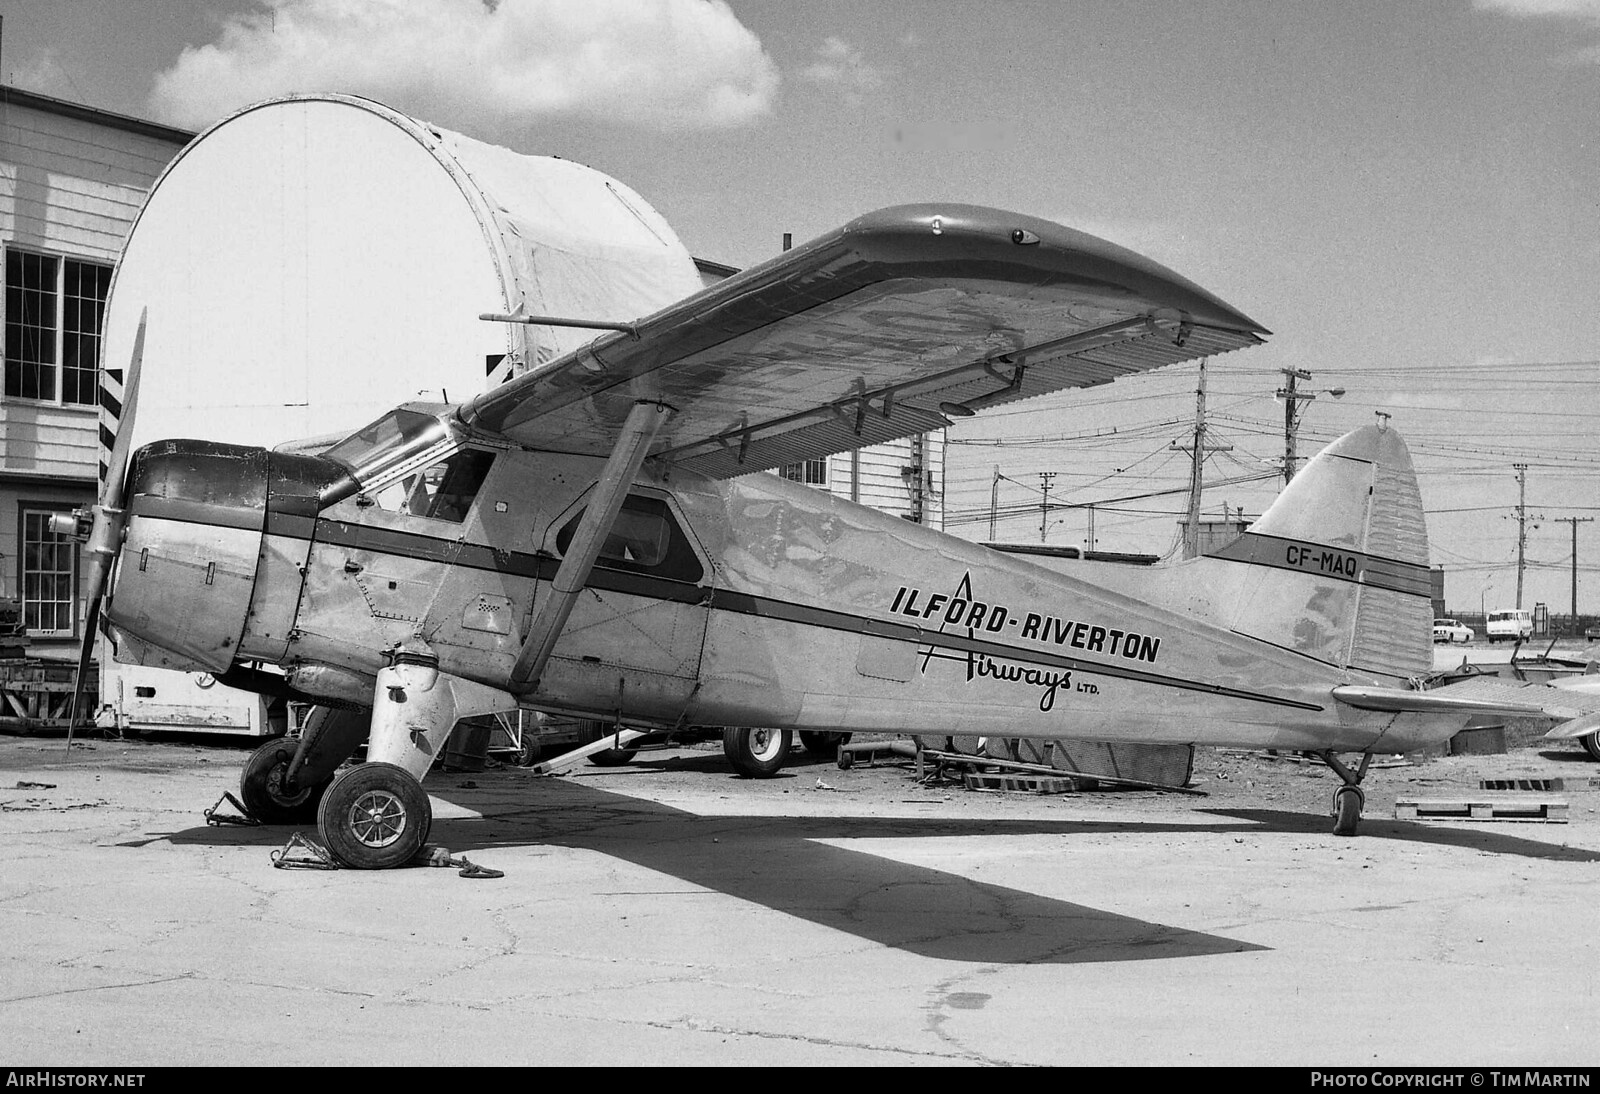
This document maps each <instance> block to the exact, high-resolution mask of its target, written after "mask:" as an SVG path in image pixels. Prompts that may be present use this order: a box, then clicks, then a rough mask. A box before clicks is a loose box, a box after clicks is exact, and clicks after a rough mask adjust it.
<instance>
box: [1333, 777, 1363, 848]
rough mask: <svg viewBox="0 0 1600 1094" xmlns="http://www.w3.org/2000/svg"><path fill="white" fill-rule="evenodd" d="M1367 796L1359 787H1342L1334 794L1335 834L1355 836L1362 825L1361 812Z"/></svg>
mask: <svg viewBox="0 0 1600 1094" xmlns="http://www.w3.org/2000/svg"><path fill="white" fill-rule="evenodd" d="M1366 804H1367V796H1366V795H1365V794H1364V793H1362V792H1361V788H1360V787H1359V786H1341V787H1340V788H1339V789H1337V790H1335V791H1334V792H1333V834H1334V835H1336V836H1353V835H1355V834H1356V828H1357V826H1358V825H1360V823H1361V810H1362V807H1363V806H1365V805H1366Z"/></svg>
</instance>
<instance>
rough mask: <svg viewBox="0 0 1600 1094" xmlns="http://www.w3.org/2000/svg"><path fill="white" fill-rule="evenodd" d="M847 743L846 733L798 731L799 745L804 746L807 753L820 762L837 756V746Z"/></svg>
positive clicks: (848, 739)
mask: <svg viewBox="0 0 1600 1094" xmlns="http://www.w3.org/2000/svg"><path fill="white" fill-rule="evenodd" d="M849 742H850V734H848V733H818V732H816V731H815V730H809V729H802V730H801V731H800V743H801V744H803V745H805V747H806V751H807V752H809V753H811V754H812V755H813V756H815V757H817V758H818V759H820V760H831V759H833V758H834V757H835V756H837V755H838V754H839V746H840V745H842V744H848V743H849Z"/></svg>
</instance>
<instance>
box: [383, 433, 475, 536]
mask: <svg viewBox="0 0 1600 1094" xmlns="http://www.w3.org/2000/svg"><path fill="white" fill-rule="evenodd" d="M492 463H494V453H492V452H485V451H483V450H481V449H477V448H463V449H462V450H461V451H459V452H456V453H455V454H454V455H452V456H451V457H450V458H449V459H444V460H440V461H439V462H438V463H435V464H431V465H429V466H428V467H425V468H423V469H422V470H420V471H417V472H415V473H414V474H410V475H406V476H405V477H403V478H400V479H396V480H395V481H394V482H392V483H390V484H389V485H388V486H385V487H384V488H383V489H382V490H379V491H378V492H376V493H375V494H370V495H368V496H369V497H371V498H372V500H373V501H375V502H377V503H378V506H379V508H381V509H386V510H388V511H389V512H391V513H409V514H410V515H411V516H414V517H430V518H432V519H434V520H448V521H453V522H455V523H458V524H459V523H460V522H461V521H463V520H466V519H467V511H468V510H469V509H471V508H472V503H473V501H474V499H476V498H477V496H478V491H479V490H480V489H482V487H483V480H484V479H485V478H487V477H488V474H489V466H490V465H491V464H492Z"/></svg>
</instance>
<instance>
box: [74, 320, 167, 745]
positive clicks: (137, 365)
mask: <svg viewBox="0 0 1600 1094" xmlns="http://www.w3.org/2000/svg"><path fill="white" fill-rule="evenodd" d="M149 318H150V309H149V308H145V309H144V310H143V311H141V312H140V313H139V329H138V330H137V331H136V332H135V333H134V336H133V353H132V355H131V356H130V357H129V359H128V370H127V371H126V372H125V373H123V375H122V414H121V415H120V416H119V417H118V419H117V437H116V440H114V441H113V442H112V443H111V456H110V459H109V460H108V462H107V464H106V481H105V482H104V483H102V484H101V485H100V503H99V504H98V505H96V506H95V507H94V521H93V524H92V525H91V526H90V529H89V542H88V544H87V546H86V548H85V551H84V554H85V556H86V559H85V567H86V571H87V572H86V573H85V575H84V576H85V578H86V584H87V585H88V587H89V612H88V615H87V617H86V618H85V620H84V627H83V645H82V646H81V647H80V648H79V650H78V671H77V673H76V675H74V676H73V678H72V713H71V714H70V715H69V716H68V719H67V750H68V751H69V752H70V751H71V750H72V733H73V731H74V730H75V729H77V728H78V708H79V705H80V704H81V703H82V700H83V680H84V677H85V676H87V675H88V673H89V657H90V655H91V654H92V653H93V652H94V638H95V634H96V631H97V629H98V627H99V624H100V605H101V602H102V601H103V600H104V599H105V593H106V582H107V579H108V578H109V577H110V575H111V562H112V560H113V559H115V558H116V557H117V550H118V549H119V548H120V547H121V546H122V527H123V518H122V505H123V502H124V500H125V497H124V495H125V494H126V491H127V482H126V479H127V475H128V457H129V454H130V452H131V451H132V449H133V423H134V416H135V415H136V414H137V413H138V409H139V372H140V369H141V367H142V366H143V364H144V329H145V323H146V321H147V320H148V319H149Z"/></svg>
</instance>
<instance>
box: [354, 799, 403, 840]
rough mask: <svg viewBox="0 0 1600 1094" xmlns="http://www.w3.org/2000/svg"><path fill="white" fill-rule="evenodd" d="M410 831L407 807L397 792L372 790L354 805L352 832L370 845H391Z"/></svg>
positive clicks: (358, 838)
mask: <svg viewBox="0 0 1600 1094" xmlns="http://www.w3.org/2000/svg"><path fill="white" fill-rule="evenodd" d="M405 830H406V808H405V805H404V804H403V803H402V802H401V801H400V799H399V798H397V797H395V796H394V795H393V794H388V793H384V792H383V791H379V790H369V791H368V792H367V793H365V794H363V795H361V797H359V798H357V799H356V802H355V804H354V805H352V806H351V807H350V832H351V834H352V835H354V836H355V838H356V839H357V840H359V841H360V842H361V843H362V844H364V845H366V846H367V847H388V846H389V845H390V844H392V843H394V842H395V841H396V840H398V839H399V838H400V836H401V834H402V833H403V832H405Z"/></svg>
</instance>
